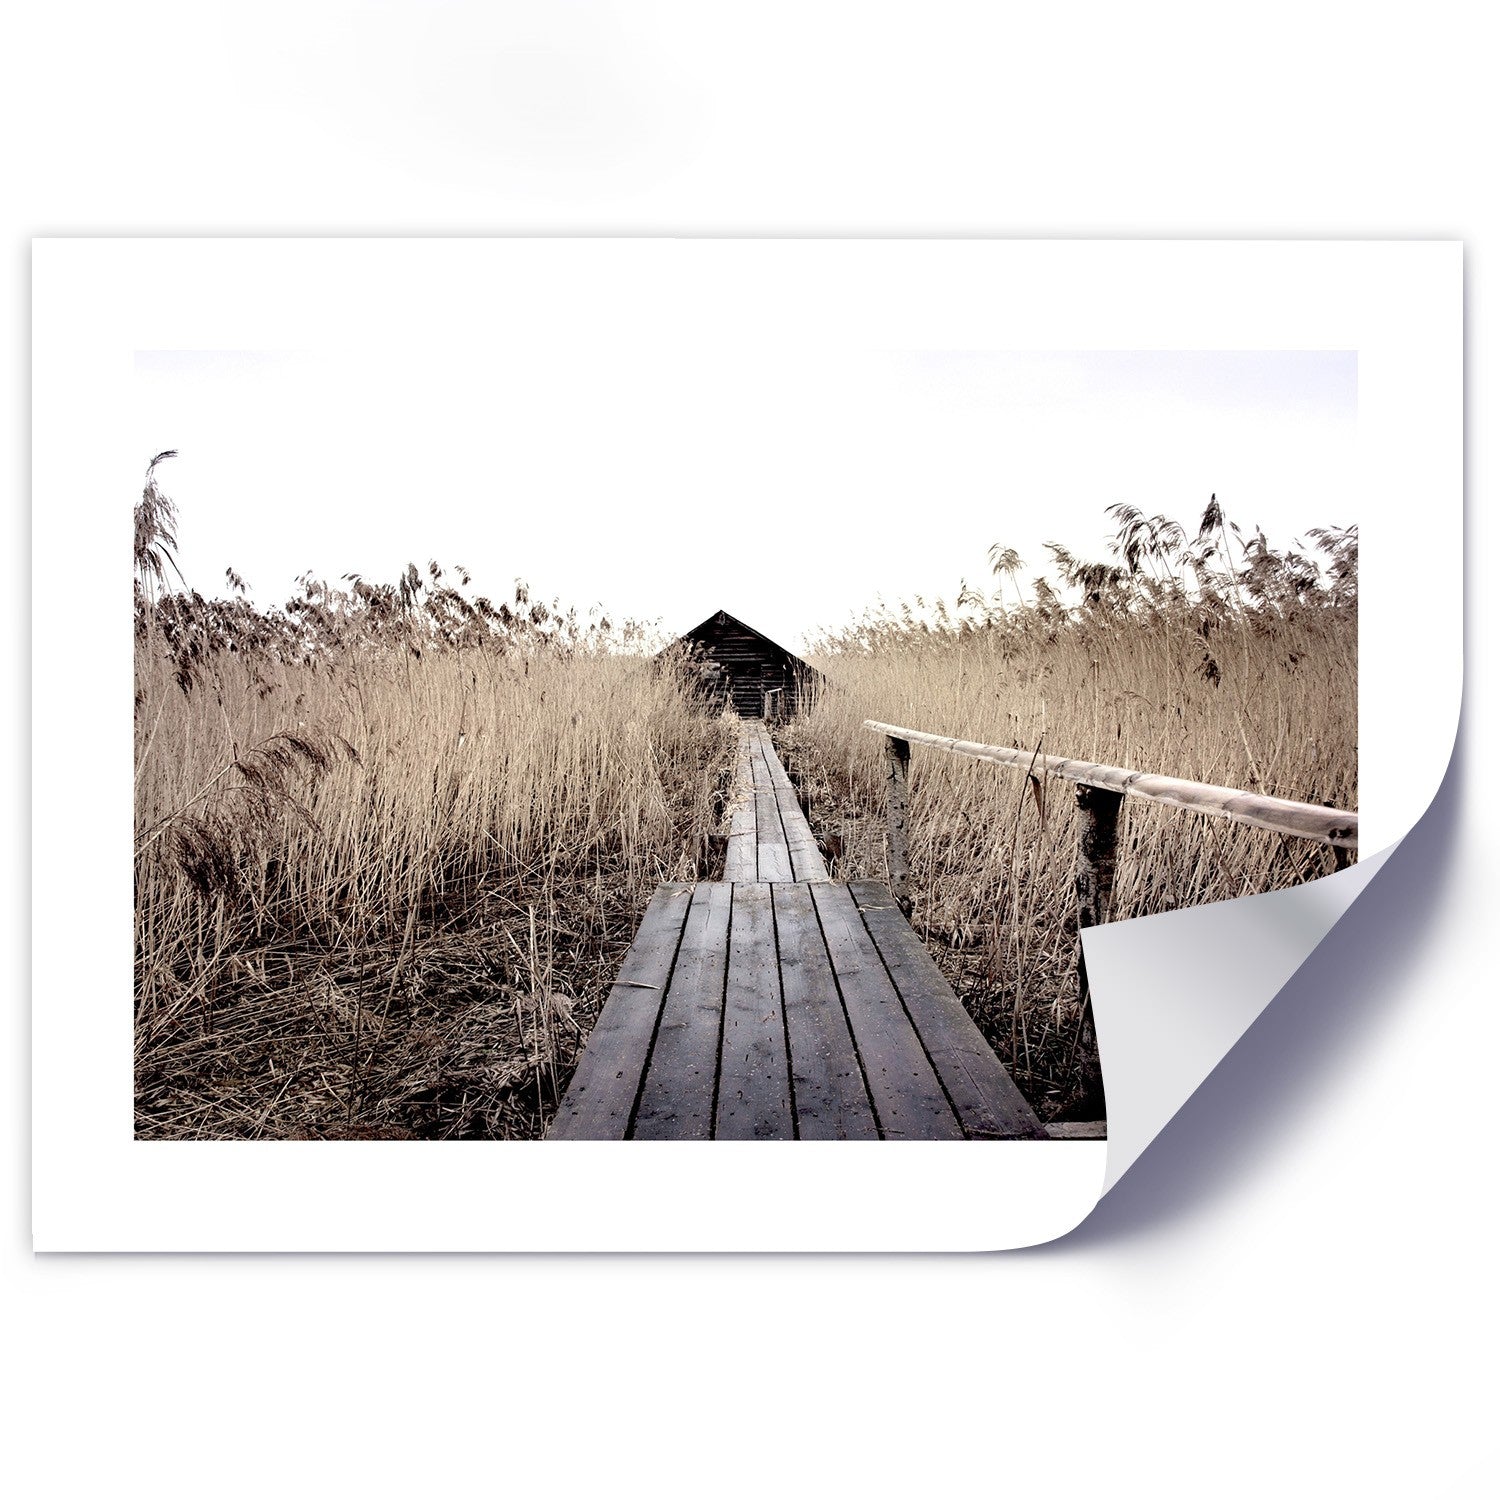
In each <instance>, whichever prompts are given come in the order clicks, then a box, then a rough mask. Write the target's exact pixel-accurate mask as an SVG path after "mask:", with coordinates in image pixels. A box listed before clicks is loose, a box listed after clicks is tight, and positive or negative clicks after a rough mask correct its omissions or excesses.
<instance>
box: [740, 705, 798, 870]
mask: <svg viewBox="0 0 1500 1500" xmlns="http://www.w3.org/2000/svg"><path fill="white" fill-rule="evenodd" d="M750 733H751V738H750V770H751V774H752V776H753V777H754V782H755V840H756V864H757V867H758V872H759V879H761V880H765V881H769V880H790V879H791V878H792V855H791V850H790V849H789V848H788V847H787V841H786V830H785V828H784V827H783V826H782V822H781V808H780V806H779V805H778V804H777V801H776V787H775V784H774V782H773V781H772V779H771V768H770V765H769V764H768V762H767V759H766V757H767V755H768V754H769V755H772V756H774V755H775V751H774V750H772V749H771V747H770V742H769V739H768V737H767V735H766V731H765V726H764V725H761V724H755V725H752V726H751V731H750Z"/></svg>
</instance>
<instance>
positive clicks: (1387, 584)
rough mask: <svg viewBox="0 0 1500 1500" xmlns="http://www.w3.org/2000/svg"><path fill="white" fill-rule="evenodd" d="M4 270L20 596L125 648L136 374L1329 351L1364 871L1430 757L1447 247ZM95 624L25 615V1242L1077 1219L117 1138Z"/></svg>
mask: <svg viewBox="0 0 1500 1500" xmlns="http://www.w3.org/2000/svg"><path fill="white" fill-rule="evenodd" d="M33 274H34V322H33V330H34V350H33V371H34V429H33V438H34V530H33V536H34V557H35V566H36V571H37V594H38V597H41V596H43V595H44V594H45V593H46V591H47V590H48V588H49V587H51V585H52V583H53V582H54V581H55V580H56V581H62V578H61V577H60V576H59V575H65V580H66V582H67V585H68V586H69V587H70V588H72V589H74V590H76V592H77V594H78V596H79V597H81V598H84V599H90V600H95V601H97V600H101V599H108V600H111V601H114V602H115V603H116V604H117V606H118V607H117V609H116V611H115V614H114V618H116V619H118V620H120V621H123V620H124V619H125V618H126V616H127V612H128V580H127V579H126V578H125V575H124V572H123V568H122V566H121V563H120V559H121V558H123V557H124V555H125V545H126V533H127V531H128V527H129V519H128V511H127V508H126V507H125V506H124V504H123V502H122V500H121V498H120V497H122V496H128V495H130V494H131V493H132V492H133V490H134V489H135V488H136V487H137V486H138V485H139V482H140V473H139V469H140V456H139V455H138V454H136V453H134V452H133V451H130V450H129V448H128V445H127V443H126V442H125V440H124V434H123V431H122V428H123V420H122V418H123V414H124V412H126V411H127V410H128V408H129V403H130V379H131V358H132V355H133V353H134V351H135V350H136V349H138V348H221V349H222V348H237V349H248V348H295V347H299V346H301V345H304V344H306V343H309V342H317V343H320V344H322V343H327V344H337V345H342V346H343V347H346V348H353V349H357V348H359V347H362V346H364V345H365V344H366V343H372V344H373V343H374V342H376V341H378V342H379V343H380V344H381V345H382V346H384V347H388V346H389V344H390V343H391V341H392V340H394V339H398V338H403V339H410V340H413V341H419V340H433V339H441V338H442V337H455V336H470V335H471V334H472V331H473V330H474V329H475V328H476V326H481V325H485V324H486V323H488V324H490V325H493V326H504V327H505V328H506V330H507V333H508V334H509V336H512V337H522V338H537V339H545V340H548V341H550V342H564V341H576V342H578V343H580V344H584V345H588V344H590V343H592V342H595V341H598V340H601V339H620V340H630V339H639V338H643V337H652V338H655V337H660V336H661V326H662V319H663V316H664V314H663V309H664V307H670V308H672V309H674V310H675V312H676V313H677V314H679V315H680V316H681V317H682V318H683V320H684V321H685V323H688V324H691V326H692V328H693V329H694V330H695V333H696V335H697V336H701V337H704V338H708V339H712V340H714V341H715V342H717V343H720V344H724V343H733V342H735V341H739V342H742V343H747V344H761V343H772V342H774V343H776V344H777V345H779V346H780V347H783V348H785V347H788V346H791V347H795V346H796V345H797V343H798V342H799V341H800V342H802V343H803V344H812V345H817V344H822V343H828V344H831V345H835V346H839V347H878V348H959V349H976V348H996V349H1026V348H1033V349H1068V348H1078V349H1101V348H1124V349H1129V348H1156V349H1191V348H1232V349H1282V348H1302V349H1325V348H1338V349H1354V350H1357V351H1358V353H1359V358H1360V387H1361V389H1360V401H1361V408H1360V410H1361V416H1360V455H1361V464H1360V476H1359V505H1358V510H1359V518H1360V522H1361V528H1362V542H1363V557H1362V609H1363V618H1362V628H1361V653H1362V666H1361V714H1360V741H1361V787H1362V791H1361V797H1362V806H1361V821H1362V828H1363V832H1364V835H1365V843H1366V848H1367V849H1372V850H1373V849H1376V848H1379V847H1382V846H1384V845H1386V844H1389V843H1392V842H1394V841H1395V840H1396V839H1398V838H1399V837H1400V836H1401V835H1402V834H1403V833H1404V832H1405V831H1406V830H1407V829H1408V828H1409V827H1410V826H1411V824H1412V823H1413V822H1414V821H1415V819H1416V818H1417V817H1418V816H1419V815H1420V813H1421V811H1422V809H1423V808H1424V807H1425V805H1426V803H1427V801H1428V799H1429V798H1430V797H1431V795H1432V792H1433V791H1434V790H1435V788H1436V786H1437V783H1438V780H1439V778H1440V776H1441V773H1442V770H1443V768H1444V766H1445V765H1446V762H1447V758H1448V754H1449V750H1450V748H1451V745H1452V743H1453V736H1454V731H1455V728H1456V724H1457V714H1458V704H1459V687H1460V681H1461V665H1462V663H1461V653H1460V649H1459V639H1460V609H1461V600H1460V597H1459V593H1458V590H1457V589H1456V588H1454V589H1451V590H1447V591H1444V590H1441V589H1432V590H1429V591H1428V592H1427V593H1425V594H1424V595H1423V596H1422V600H1421V604H1422V607H1421V609H1419V610H1412V609H1410V608H1409V607H1408V606H1409V604H1410V601H1411V590H1412V588H1413V584H1412V581H1411V579H1410V578H1409V577H1408V576H1407V573H1406V569H1405V566H1404V564H1405V561H1406V553H1405V551H1404V548H1405V546H1406V540H1405V539H1406V537H1407V536H1408V534H1409V533H1408V528H1409V527H1410V526H1411V525H1413V524H1419V525H1421V526H1422V527H1423V528H1424V550H1427V551H1433V550H1437V551H1438V553H1439V555H1441V549H1444V548H1446V549H1448V551H1449V555H1451V556H1453V557H1454V558H1455V560H1456V559H1457V558H1458V556H1459V555H1460V551H1461V534H1460V529H1459V528H1460V524H1461V521H1460V517H1461V484H1462V430H1461V419H1462V412H1461V390H1462V387H1461V337H1462V324H1461V249H1460V247H1459V246H1457V245H1455V244H1451V243H1450V244H1411V243H1405V244H1372V243H1365V244H1335V243H1330V244H1274V243H1250V244H1235V243H1185V244H1167V243H1149V242H1134V243H1106V242H1057V243H1048V242H1026V243H1005V242H985V241H971V242H965V241H939V242H928V241H881V242H866V241H826V242H820V241H765V242H755V241H702V240H697V241H667V240H620V241H607V240H587V241H549V240H511V241H484V240H462V241H420V240H271V241H268V240H212V241H207V240H204V241H161V240H88V241H60V240H59V241H39V242H37V243H36V245H35V246H34V256H33ZM517 289H519V290H517ZM99 618H100V616H99V612H98V611H97V610H92V611H85V610H79V611H77V612H76V614H75V615H74V616H73V617H71V618H64V619H63V620H61V621H59V620H58V618H57V617H56V614H55V613H54V612H52V611H48V613H47V616H46V619H45V621H43V622H41V625H39V628H38V631H37V635H36V639H35V643H34V668H35V690H34V723H33V735H34V749H35V762H34V793H35V800H36V813H37V816H36V835H35V852H34V891H35V901H34V945H35V987H34V995H35V1020H34V1098H35V1116H34V1121H35V1135H34V1151H33V1165H34V1200H33V1212H34V1220H33V1223H34V1238H35V1244H36V1246H37V1248H39V1249H65V1248H66V1249H249V1248H280V1249H334V1248H350V1249H354V1248H363V1249H415V1248H442V1249H453V1250H460V1249H514V1250H519V1249H662V1248H671V1249H709V1248H715V1249H834V1248H842V1249H849V1248H869V1249H874V1248H881V1249H919V1248H920V1249H993V1248H1001V1247H1005V1246H1012V1245H1021V1244H1029V1243H1036V1242H1039V1241H1043V1240H1046V1239H1049V1238H1052V1237H1054V1236H1056V1235H1058V1234H1061V1233H1063V1232H1065V1231H1066V1230H1067V1229H1068V1228H1070V1227H1071V1226H1072V1225H1073V1224H1074V1223H1076V1222H1077V1221H1078V1220H1079V1219H1080V1218H1081V1217H1083V1215H1084V1214H1085V1213H1086V1212H1087V1211H1088V1209H1089V1207H1090V1206H1092V1203H1093V1202H1094V1199H1095V1197H1096V1195H1097V1192H1098V1190H1099V1185H1100V1182H1101V1181H1102V1177H1103V1170H1104V1161H1103V1157H1104V1152H1103V1149H1102V1148H1101V1147H1098V1146H1096V1145H1094V1144H1092V1143H1076V1144H1067V1145H1064V1144H1052V1145H1048V1144H1037V1145H1027V1144H1006V1145H995V1146H985V1145H972V1144H959V1145H952V1146H945V1145H938V1144H923V1145H912V1146H904V1145H894V1144H891V1143H882V1144H879V1145H874V1146H866V1147H861V1146H857V1145H839V1146H831V1147H821V1146H815V1145H812V1144H798V1145H795V1146H786V1147H767V1146H747V1147H737V1146H729V1145H714V1146H711V1147H703V1146H697V1147H695V1146H677V1147H674V1146H662V1147H651V1146H632V1147H630V1148H621V1147H617V1146H608V1145H587V1144H579V1145H570V1146H555V1145H547V1144H539V1145H505V1146H497V1147H485V1146H481V1145H473V1144H453V1145H448V1144H419V1145H404V1144H396V1143H378V1144H377V1143H361V1144H358V1145H324V1144H316V1145H306V1146H303V1145H290V1144H283V1143H275V1144H265V1145H262V1144H243V1145H236V1144H222V1145H221V1144H203V1145H196V1146H194V1145H165V1144H148V1143H140V1142H136V1141H134V1140H133V1139H132V1138H131V1133H130V1128H131V1100H130V1073H129V1067H128V1058H129V1055H130V1034H129V1032H130V1026H129V1022H130V1016H129V1011H130V1007H129V990H130V982H129V975H130V952H131V936H130V848H131V838H130V827H129V821H130V811H129V810H130V806H131V799H130V797H129V795H128V794H127V790H126V785H127V782H128V777H129V767H130V761H131V757H130V754H129V748H128V744H129V735H130V712H129V702H130V687H129V682H130V663H129V640H128V633H127V632H126V631H125V630H123V629H121V630H118V631H116V632H113V633H111V632H104V633H103V638H102V639H101V638H100V635H101V632H100V630H99V624H98V621H99ZM42 625H44V627H45V629H43V628H41V626H42ZM1414 725H1419V726H1421V730H1420V733H1418V734H1416V735H1414V734H1413V726H1414ZM80 906H83V907H85V908H86V909H87V911H88V920H87V921H86V922H84V923H82V924H80V921H79V911H80ZM80 932H84V933H87V934H88V941H87V944H86V945H83V944H80V942H79V938H78V934H79V933H80ZM1267 998H1269V997H1267Z"/></svg>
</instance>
